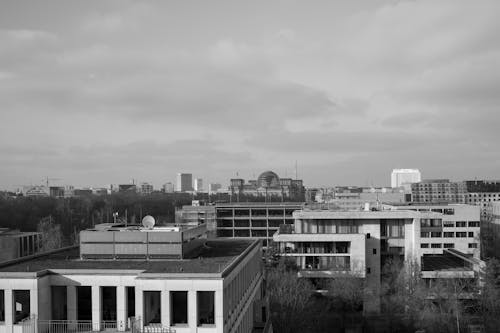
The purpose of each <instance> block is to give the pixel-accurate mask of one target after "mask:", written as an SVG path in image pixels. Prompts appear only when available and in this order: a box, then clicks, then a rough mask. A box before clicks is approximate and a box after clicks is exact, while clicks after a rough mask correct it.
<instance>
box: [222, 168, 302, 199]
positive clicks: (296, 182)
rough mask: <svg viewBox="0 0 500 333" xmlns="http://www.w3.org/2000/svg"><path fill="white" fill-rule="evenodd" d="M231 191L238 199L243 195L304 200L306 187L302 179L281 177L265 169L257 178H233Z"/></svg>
mask: <svg viewBox="0 0 500 333" xmlns="http://www.w3.org/2000/svg"><path fill="white" fill-rule="evenodd" d="M229 191H230V192H231V194H232V195H233V196H235V197H236V201H240V200H239V198H240V197H243V196H253V197H262V198H265V199H266V200H267V198H270V197H277V198H281V199H282V200H283V201H287V200H288V201H300V202H303V201H304V194H305V188H304V184H303V181H302V180H301V179H292V178H280V177H279V176H278V175H277V174H276V173H274V172H273V171H265V172H263V173H261V174H260V175H259V178H257V180H249V181H248V183H245V180H244V179H241V178H233V179H231V180H230V186H229Z"/></svg>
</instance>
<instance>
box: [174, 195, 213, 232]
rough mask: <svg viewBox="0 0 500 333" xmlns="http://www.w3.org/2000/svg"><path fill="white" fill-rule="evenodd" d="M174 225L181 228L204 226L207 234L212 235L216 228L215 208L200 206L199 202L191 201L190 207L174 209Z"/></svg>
mask: <svg viewBox="0 0 500 333" xmlns="http://www.w3.org/2000/svg"><path fill="white" fill-rule="evenodd" d="M175 223H176V224H179V225H183V226H184V225H186V226H197V225H200V224H206V226H207V230H208V232H209V233H210V234H213V233H215V230H216V228H217V224H216V218H215V206H213V205H205V204H200V202H199V200H193V202H192V204H191V205H184V206H182V208H181V209H179V208H176V209H175Z"/></svg>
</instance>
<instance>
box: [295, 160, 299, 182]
mask: <svg viewBox="0 0 500 333" xmlns="http://www.w3.org/2000/svg"><path fill="white" fill-rule="evenodd" d="M297 179H299V176H298V175H297V160H295V180H297Z"/></svg>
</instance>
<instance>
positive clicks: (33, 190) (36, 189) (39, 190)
mask: <svg viewBox="0 0 500 333" xmlns="http://www.w3.org/2000/svg"><path fill="white" fill-rule="evenodd" d="M23 193H24V195H25V196H27V197H47V196H49V189H48V188H47V187H45V186H38V185H35V186H25V187H24V188H23Z"/></svg>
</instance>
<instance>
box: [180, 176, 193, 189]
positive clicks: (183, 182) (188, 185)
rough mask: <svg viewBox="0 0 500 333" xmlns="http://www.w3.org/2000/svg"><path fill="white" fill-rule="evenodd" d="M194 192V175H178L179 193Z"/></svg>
mask: <svg viewBox="0 0 500 333" xmlns="http://www.w3.org/2000/svg"><path fill="white" fill-rule="evenodd" d="M192 190H193V175H192V174H190V173H178V174H177V187H176V191H177V192H188V191H192Z"/></svg>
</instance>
